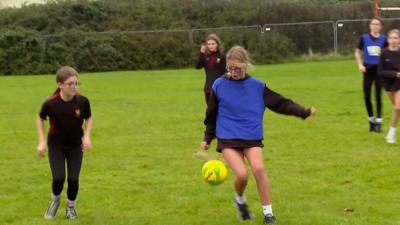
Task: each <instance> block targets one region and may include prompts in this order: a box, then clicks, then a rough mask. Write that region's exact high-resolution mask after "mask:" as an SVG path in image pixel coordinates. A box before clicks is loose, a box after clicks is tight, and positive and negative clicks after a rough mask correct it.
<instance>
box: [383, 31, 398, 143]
mask: <svg viewBox="0 0 400 225" xmlns="http://www.w3.org/2000/svg"><path fill="white" fill-rule="evenodd" d="M388 43H389V46H388V47H387V48H386V49H384V50H383V52H382V54H381V57H380V60H379V64H378V74H379V76H381V78H382V79H381V80H382V85H383V87H384V88H385V90H386V91H387V93H388V96H389V99H390V101H391V103H392V106H393V115H392V119H391V122H390V128H389V130H388V133H387V135H386V137H385V139H386V141H387V142H388V143H390V144H393V143H395V142H396V127H397V122H398V120H399V118H400V91H399V90H400V48H399V44H400V31H399V30H397V29H394V30H391V31H389V33H388Z"/></svg>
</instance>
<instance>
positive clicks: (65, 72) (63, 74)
mask: <svg viewBox="0 0 400 225" xmlns="http://www.w3.org/2000/svg"><path fill="white" fill-rule="evenodd" d="M74 76H75V77H77V76H78V72H76V70H75V69H74V68H72V67H70V66H63V67H61V68H60V69H58V70H57V73H56V82H57V84H58V83H64V81H66V80H67V79H68V78H70V77H74ZM60 91H61V90H60V88H57V89H56V90H55V91H54V93H53V95H57V94H58V93H60Z"/></svg>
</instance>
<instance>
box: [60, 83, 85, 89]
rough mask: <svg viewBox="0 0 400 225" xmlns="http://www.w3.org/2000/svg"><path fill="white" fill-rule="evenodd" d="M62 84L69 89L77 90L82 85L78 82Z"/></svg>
mask: <svg viewBox="0 0 400 225" xmlns="http://www.w3.org/2000/svg"><path fill="white" fill-rule="evenodd" d="M64 84H66V85H68V87H70V88H73V87H75V88H77V87H79V86H81V85H82V83H80V82H69V83H64Z"/></svg>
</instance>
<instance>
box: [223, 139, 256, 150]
mask: <svg viewBox="0 0 400 225" xmlns="http://www.w3.org/2000/svg"><path fill="white" fill-rule="evenodd" d="M217 141H218V143H217V152H222V150H223V149H225V148H233V149H238V150H244V149H246V148H252V147H260V148H262V147H264V145H263V143H262V140H242V139H218V140H217Z"/></svg>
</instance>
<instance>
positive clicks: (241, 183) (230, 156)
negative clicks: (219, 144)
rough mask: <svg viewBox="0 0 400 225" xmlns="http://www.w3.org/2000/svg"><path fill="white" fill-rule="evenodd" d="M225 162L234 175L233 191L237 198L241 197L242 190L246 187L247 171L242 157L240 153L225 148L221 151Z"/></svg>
mask: <svg viewBox="0 0 400 225" xmlns="http://www.w3.org/2000/svg"><path fill="white" fill-rule="evenodd" d="M222 153H223V155H224V158H225V161H226V162H227V163H228V165H229V167H230V168H231V169H232V171H233V173H234V174H235V182H234V186H235V191H236V194H238V195H239V196H243V193H244V190H245V189H246V186H247V177H248V175H247V169H246V165H245V164H244V157H243V153H242V152H241V151H237V150H235V149H232V148H225V149H224V150H223V151H222Z"/></svg>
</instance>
